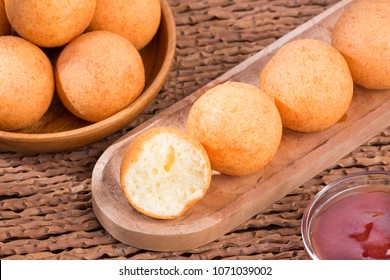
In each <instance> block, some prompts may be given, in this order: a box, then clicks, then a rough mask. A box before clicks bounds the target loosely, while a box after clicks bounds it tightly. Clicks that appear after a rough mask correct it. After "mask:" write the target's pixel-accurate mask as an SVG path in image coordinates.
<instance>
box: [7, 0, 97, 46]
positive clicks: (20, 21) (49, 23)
mask: <svg viewBox="0 0 390 280" xmlns="http://www.w3.org/2000/svg"><path fill="white" fill-rule="evenodd" d="M95 7H96V0H61V1H60V0H58V1H55V0H34V1H31V0H5V8H6V11H7V15H8V19H9V21H10V23H11V25H12V27H13V29H15V31H16V32H17V33H18V35H20V36H21V37H23V38H25V39H27V40H29V41H31V42H32V43H34V44H36V45H38V46H41V47H58V46H62V45H65V44H66V43H68V42H69V41H71V40H72V39H73V38H75V37H77V36H78V35H80V34H81V33H82V32H84V30H85V29H86V28H87V26H88V25H89V23H90V22H91V19H92V17H93V15H94V12H95Z"/></svg>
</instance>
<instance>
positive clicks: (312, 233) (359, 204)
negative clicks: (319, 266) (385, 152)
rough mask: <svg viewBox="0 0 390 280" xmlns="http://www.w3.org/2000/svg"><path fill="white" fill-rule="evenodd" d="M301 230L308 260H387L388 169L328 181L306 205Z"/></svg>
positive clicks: (389, 221)
mask: <svg viewBox="0 0 390 280" xmlns="http://www.w3.org/2000/svg"><path fill="white" fill-rule="evenodd" d="M301 229H302V239H303V244H304V247H305V250H306V252H307V254H308V256H309V257H310V258H311V259H314V260H320V259H390V172H388V171H366V172H360V173H355V174H351V175H347V176H345V177H343V178H340V179H338V180H336V181H334V182H332V183H330V184H328V185H327V186H325V187H324V188H323V189H322V190H321V191H320V192H319V193H318V194H317V195H316V196H315V197H314V199H313V200H312V201H311V202H310V203H309V204H308V205H307V207H306V209H305V212H304V215H303V218H302V228H301Z"/></svg>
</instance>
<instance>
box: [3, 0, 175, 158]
mask: <svg viewBox="0 0 390 280" xmlns="http://www.w3.org/2000/svg"><path fill="white" fill-rule="evenodd" d="M161 7H162V17H161V23H160V27H159V30H158V32H157V34H156V35H155V37H154V38H153V40H152V41H151V42H150V43H149V44H148V45H147V46H146V47H145V48H143V49H142V50H141V56H142V59H143V62H144V65H145V72H146V84H145V89H144V91H143V93H142V94H141V95H140V96H139V97H138V98H137V99H136V100H135V101H134V102H133V103H132V104H130V105H129V106H128V107H126V108H125V109H123V110H122V111H120V112H118V113H117V114H115V115H113V116H111V117H109V118H107V119H105V120H103V121H100V122H97V123H90V122H87V121H84V120H81V119H79V118H77V117H75V116H74V115H72V114H71V113H70V112H68V111H67V110H66V109H65V107H64V106H63V105H62V103H61V102H60V100H59V98H58V97H57V95H56V94H55V96H54V98H53V101H52V104H51V105H50V108H49V110H48V111H47V112H46V114H45V115H44V116H43V117H42V118H41V120H39V121H38V122H37V123H35V124H34V125H33V126H31V127H28V128H25V129H22V130H19V131H13V132H6V131H0V150H4V151H13V152H35V153H46V152H59V151H64V150H68V149H72V148H76V147H80V146H83V145H86V144H90V143H92V142H95V141H97V140H100V139H102V138H104V137H106V136H108V135H110V134H112V133H115V132H117V131H119V130H120V129H122V128H123V127H125V126H126V125H128V124H129V123H130V122H131V121H132V120H133V119H135V118H136V117H137V116H138V115H139V114H140V113H141V112H142V111H143V110H144V109H145V107H146V106H147V105H148V104H149V103H150V102H151V101H152V100H153V99H154V97H155V96H156V95H157V93H158V92H159V91H160V89H161V87H162V86H163V84H164V82H165V80H166V78H167V76H168V73H169V71H170V68H171V66H172V63H173V59H174V54H175V48H176V25H175V21H174V18H173V15H172V12H171V10H170V7H169V4H168V3H167V1H166V0H161ZM45 51H46V52H47V53H48V56H49V57H56V55H58V54H59V52H60V51H61V49H57V48H55V49H48V50H45ZM54 59H55V58H54ZM102 106H104V105H103V104H102Z"/></svg>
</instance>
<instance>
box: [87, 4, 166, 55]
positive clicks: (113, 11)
mask: <svg viewBox="0 0 390 280" xmlns="http://www.w3.org/2000/svg"><path fill="white" fill-rule="evenodd" d="M96 3H97V6H96V12H95V15H94V17H93V19H92V21H91V24H90V25H89V27H88V30H89V31H94V30H107V31H112V32H116V33H118V34H120V35H122V36H124V37H125V38H127V39H128V40H129V41H130V42H131V43H133V45H134V46H135V47H136V48H137V49H138V50H140V49H142V48H143V47H145V46H146V45H147V44H148V43H149V42H150V41H151V40H152V38H153V37H154V35H155V34H156V32H157V29H158V27H159V25H160V19H161V3H160V0H132V1H128V0H114V1H113V0H97V1H96Z"/></svg>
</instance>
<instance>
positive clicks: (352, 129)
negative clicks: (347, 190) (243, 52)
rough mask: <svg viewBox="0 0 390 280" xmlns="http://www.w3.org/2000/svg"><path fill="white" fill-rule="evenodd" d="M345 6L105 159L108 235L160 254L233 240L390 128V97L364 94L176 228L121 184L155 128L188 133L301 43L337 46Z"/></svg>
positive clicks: (99, 211) (96, 176)
mask: <svg viewBox="0 0 390 280" xmlns="http://www.w3.org/2000/svg"><path fill="white" fill-rule="evenodd" d="M350 2H351V0H345V1H342V2H340V3H339V4H337V5H335V6H333V7H332V8H330V9H329V10H327V11H326V12H324V13H323V14H321V15H319V16H317V17H316V18H314V19H312V20H311V21H309V22H307V23H305V24H303V25H302V26H301V27H299V28H297V29H296V30H294V31H292V32H291V33H289V34H287V35H286V36H284V37H283V38H281V39H280V40H278V41H276V42H275V43H274V44H272V45H270V46H268V47H267V48H265V49H264V50H262V51H261V52H259V53H257V54H256V55H254V56H253V57H251V58H249V59H248V60H246V61H244V62H243V63H241V64H239V65H238V66H236V67H235V68H233V69H232V70H230V71H229V72H227V73H226V74H224V75H222V76H221V77H219V78H217V79H216V80H214V81H212V82H211V83H209V84H207V85H206V86H204V87H203V88H201V89H199V90H198V91H196V92H194V93H193V94H191V95H190V96H188V97H187V98H185V99H183V100H181V101H179V102H178V103H176V104H175V105H173V106H171V107H170V108H168V109H166V110H165V111H163V112H162V113H160V114H159V115H157V116H155V117H153V118H152V119H150V120H149V121H147V122H145V123H144V124H142V125H141V126H139V127H137V128H136V129H134V130H133V131H131V132H130V133H129V134H127V135H125V136H124V137H123V138H121V139H119V141H117V142H116V143H114V144H113V145H112V146H111V147H109V148H108V149H107V150H106V152H105V153H104V154H103V155H102V156H101V158H100V159H99V161H98V162H97V164H96V166H95V169H94V172H93V176H92V197H93V201H92V202H93V207H94V211H95V213H96V216H97V218H98V219H99V221H100V222H101V224H102V225H103V227H104V228H105V229H106V230H107V231H108V232H109V233H110V234H112V235H113V236H114V237H115V238H116V239H118V240H120V241H122V242H124V243H127V244H129V245H132V246H135V247H138V248H143V249H148V250H158V251H170V250H175V251H177V250H187V249H191V248H195V247H198V246H201V245H204V244H206V243H208V242H211V241H213V240H215V239H216V238H218V237H219V236H221V235H223V234H225V233H227V232H228V231H230V230H232V229H234V228H235V227H236V226H238V225H240V224H241V223H243V222H244V221H246V220H248V219H249V218H251V217H252V216H253V215H255V214H257V213H259V212H260V211H262V210H264V209H265V208H266V207H267V206H269V205H270V204H272V203H273V202H275V201H277V200H278V199H280V198H282V197H283V196H285V195H286V194H288V193H290V192H291V191H292V190H294V189H295V188H297V187H298V186H299V185H301V184H303V183H304V182H306V181H307V180H309V179H311V178H312V177H314V176H315V175H316V174H318V173H320V172H321V171H322V170H324V169H325V168H327V167H328V166H330V165H331V164H333V163H334V162H336V161H337V160H339V159H340V158H342V157H343V156H345V155H346V154H348V153H349V152H351V151H352V150H354V149H355V148H356V147H358V146H360V145H361V144H363V143H364V142H366V141H367V140H369V139H370V138H371V137H373V136H375V135H376V134H378V133H380V132H381V131H383V130H384V129H385V128H386V127H388V126H389V125H390V90H383V91H372V90H367V89H364V88H362V87H359V86H356V87H355V90H354V98H353V101H352V104H351V106H350V108H349V110H348V112H347V113H346V114H345V116H344V117H343V118H342V120H340V121H339V122H338V123H337V124H335V125H333V126H332V127H331V128H329V129H327V130H325V131H322V132H315V133H298V132H293V131H291V130H288V129H284V131H283V139H282V142H281V145H280V147H279V150H278V152H277V154H276V155H275V156H274V158H273V159H272V161H271V162H270V163H269V164H268V165H266V166H265V167H264V168H262V169H261V170H259V171H258V172H256V173H254V174H251V175H249V176H244V177H232V176H225V175H220V174H217V173H216V174H214V175H213V177H212V181H211V186H210V188H209V190H208V192H207V193H206V195H205V197H204V198H203V199H202V200H201V201H200V202H198V203H197V204H195V205H194V206H192V207H191V208H190V209H189V210H188V211H187V212H186V213H185V214H184V215H183V216H182V217H179V218H178V219H175V220H157V219H153V218H149V217H147V216H145V215H142V214H140V213H138V212H137V211H136V210H134V209H133V208H132V207H131V206H130V204H129V203H128V202H127V200H126V198H125V196H124V195H123V193H122V190H121V187H120V183H119V167H120V163H121V159H122V155H123V152H124V150H125V149H126V147H127V146H128V144H129V143H130V142H131V141H132V140H133V139H134V138H135V137H136V136H137V135H138V134H139V133H141V132H142V131H145V130H147V129H149V128H151V127H154V126H163V125H164V126H174V127H178V128H181V129H183V130H185V129H186V127H185V123H186V119H187V114H188V112H189V109H190V108H191V106H192V104H193V103H194V102H195V100H196V99H197V98H199V97H200V96H201V95H202V94H203V93H204V92H205V91H206V90H208V89H210V88H212V87H214V86H215V85H217V84H220V83H222V82H225V81H228V80H230V81H241V82H247V83H251V84H255V85H257V84H258V78H259V74H260V71H261V69H262V68H263V67H264V65H265V64H266V63H267V61H268V60H269V59H270V57H271V56H272V55H273V54H274V53H275V51H276V50H277V49H279V48H280V47H281V46H282V45H284V44H285V43H287V42H288V41H291V40H294V39H298V38H315V39H320V40H324V41H326V42H329V43H330V33H331V31H332V27H333V26H334V24H335V22H336V20H337V18H338V17H339V15H340V14H341V13H342V12H343V10H344V8H345V7H346V6H347V5H349V4H350Z"/></svg>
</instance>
